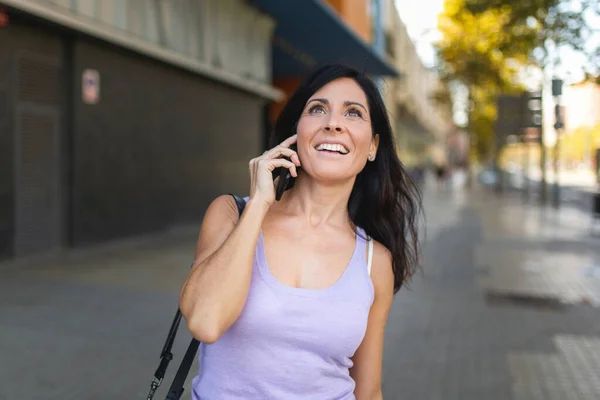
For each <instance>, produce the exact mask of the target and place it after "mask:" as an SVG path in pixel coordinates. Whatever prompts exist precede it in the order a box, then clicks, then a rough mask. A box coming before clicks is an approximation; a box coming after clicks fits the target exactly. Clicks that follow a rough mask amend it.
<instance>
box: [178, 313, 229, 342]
mask: <svg viewBox="0 0 600 400" xmlns="http://www.w3.org/2000/svg"><path fill="white" fill-rule="evenodd" d="M183 315H184V318H185V320H186V323H187V328H188V330H189V331H190V333H191V334H192V336H193V337H194V338H195V339H196V340H198V341H199V342H202V343H205V344H212V343H215V342H216V341H217V340H219V338H220V337H221V336H222V335H223V331H222V330H221V329H220V328H219V324H217V323H214V322H211V319H210V318H202V317H197V316H193V315H192V316H189V317H188V316H186V315H185V314H183Z"/></svg>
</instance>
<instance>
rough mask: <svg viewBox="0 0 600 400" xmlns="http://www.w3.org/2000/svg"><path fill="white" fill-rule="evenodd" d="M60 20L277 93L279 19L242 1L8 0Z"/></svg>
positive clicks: (246, 87) (220, 77) (127, 45)
mask: <svg viewBox="0 0 600 400" xmlns="http://www.w3.org/2000/svg"><path fill="white" fill-rule="evenodd" d="M3 3H6V5H7V6H9V7H14V8H16V9H19V10H22V11H24V12H27V13H30V14H32V15H35V16H37V17H39V18H42V19H45V20H49V21H53V22H55V23H57V24H59V25H61V26H64V27H67V28H69V29H73V30H75V31H79V32H83V33H85V34H87V35H90V36H92V37H96V38H100V39H102V40H104V41H107V42H109V43H113V44H116V45H118V46H120V47H124V48H128V49H131V50H134V51H136V52H138V53H141V54H145V55H148V56H150V57H153V58H157V59H160V60H163V61H165V62H168V63H170V64H173V65H177V66H179V67H182V68H186V69H188V70H191V71H193V72H197V73H199V74H202V75H204V76H207V77H209V78H211V79H214V80H217V81H220V82H224V83H226V84H229V85H232V86H235V87H237V88H241V89H243V90H246V91H249V92H252V93H256V94H259V95H261V96H264V97H268V98H272V99H276V98H278V97H279V96H280V94H279V93H278V92H277V91H276V90H274V89H273V88H272V87H271V86H270V82H271V65H272V63H271V36H272V33H273V29H274V27H275V22H274V21H273V20H272V19H271V18H270V17H269V16H267V15H265V14H263V13H261V12H260V11H259V10H258V9H257V8H255V7H253V6H252V5H251V4H250V2H247V1H244V0H177V1H156V0H3Z"/></svg>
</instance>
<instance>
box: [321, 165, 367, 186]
mask: <svg viewBox="0 0 600 400" xmlns="http://www.w3.org/2000/svg"><path fill="white" fill-rule="evenodd" d="M310 175H311V178H312V179H314V180H316V181H318V182H321V183H324V184H339V183H344V182H347V181H350V180H353V179H354V178H356V175H357V174H352V173H351V171H348V169H347V168H339V167H336V168H331V167H329V168H319V169H315V171H314V172H313V173H311V174H310Z"/></svg>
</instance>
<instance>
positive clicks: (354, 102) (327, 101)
mask: <svg viewBox="0 0 600 400" xmlns="http://www.w3.org/2000/svg"><path fill="white" fill-rule="evenodd" d="M312 102H319V103H323V104H329V100H327V99H310V100H309V101H308V102H307V103H306V104H307V105H308V104H310V103H312ZM348 106H359V107H360V108H362V109H363V110H365V111H367V107H365V106H363V105H362V104H361V103H358V102H356V101H345V102H344V107H348Z"/></svg>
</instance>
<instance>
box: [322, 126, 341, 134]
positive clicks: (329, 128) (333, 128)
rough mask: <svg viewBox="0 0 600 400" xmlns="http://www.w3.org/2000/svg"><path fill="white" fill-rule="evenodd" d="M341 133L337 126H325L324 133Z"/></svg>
mask: <svg viewBox="0 0 600 400" xmlns="http://www.w3.org/2000/svg"><path fill="white" fill-rule="evenodd" d="M341 131H342V127H341V126H339V125H333V126H332V124H327V125H325V132H336V133H339V132H341Z"/></svg>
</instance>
